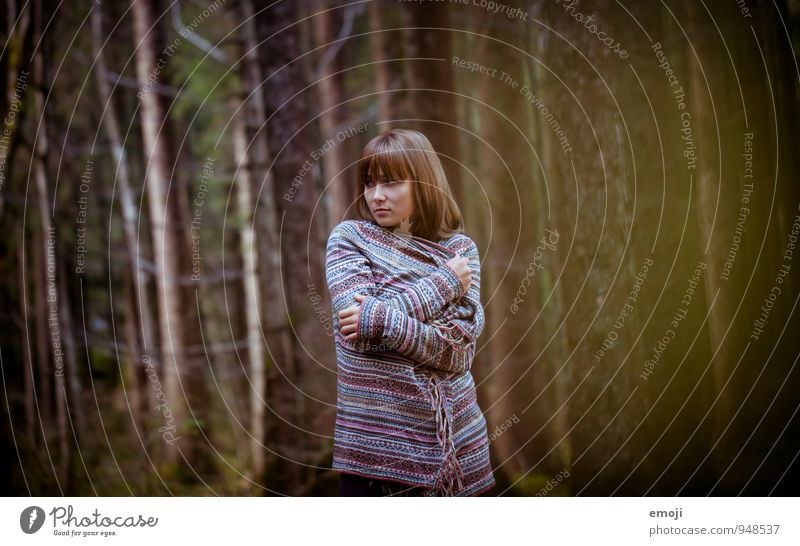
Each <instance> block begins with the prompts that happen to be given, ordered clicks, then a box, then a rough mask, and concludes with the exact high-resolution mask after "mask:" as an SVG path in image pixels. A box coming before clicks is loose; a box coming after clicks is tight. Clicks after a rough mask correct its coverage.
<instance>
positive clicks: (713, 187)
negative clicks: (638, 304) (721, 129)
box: [685, 1, 735, 464]
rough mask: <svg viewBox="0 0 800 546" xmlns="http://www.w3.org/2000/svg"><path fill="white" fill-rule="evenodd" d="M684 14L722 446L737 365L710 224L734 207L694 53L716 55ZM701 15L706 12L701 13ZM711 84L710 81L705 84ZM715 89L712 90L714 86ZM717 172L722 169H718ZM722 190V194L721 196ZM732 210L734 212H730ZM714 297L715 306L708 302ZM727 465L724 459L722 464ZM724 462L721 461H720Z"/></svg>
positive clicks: (691, 13)
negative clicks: (729, 381) (732, 367)
mask: <svg viewBox="0 0 800 546" xmlns="http://www.w3.org/2000/svg"><path fill="white" fill-rule="evenodd" d="M685 5H686V10H687V16H688V18H687V26H688V28H689V31H690V32H691V38H692V42H693V46H692V47H687V51H686V55H687V62H688V67H687V68H688V75H689V82H688V83H689V85H688V88H689V93H688V104H689V108H690V112H691V115H692V118H691V119H692V125H693V126H694V127H693V128H694V131H695V133H694V136H695V138H696V139H697V147H698V152H699V153H698V160H697V168H696V170H693V171H691V172H690V173H689V174H688V175H687V176H692V177H693V178H694V187H695V190H696V193H695V195H694V200H693V203H692V205H693V207H694V210H695V212H696V217H697V219H698V228H699V232H700V233H699V236H700V240H701V244H702V245H705V244H706V243H708V246H707V252H706V247H705V246H703V247H701V248H702V253H703V255H704V256H705V258H704V261H707V262H708V264H707V269H706V271H705V273H704V274H703V286H704V288H705V300H706V304H707V305H708V306H709V308H710V309H709V315H708V329H707V331H708V336H709V340H708V341H709V343H710V350H711V355H713V354H714V352H715V351H718V352H717V355H716V356H715V357H713V358H711V355H709V358H711V363H710V365H711V376H712V380H713V392H714V393H716V394H718V395H719V398H718V400H717V401H716V404H715V405H714V410H713V412H712V416H711V424H712V429H713V436H714V441H716V440H717V439H720V440H721V441H722V442H725V441H726V439H727V438H728V437H724V436H723V437H722V438H721V435H722V430H723V429H724V428H725V427H726V425H728V422H729V419H730V415H731V411H730V400H729V393H730V392H731V389H726V390H723V385H724V384H725V381H726V376H727V375H728V373H729V371H728V370H726V368H727V366H728V365H729V363H730V362H732V361H735V358H734V357H733V354H732V352H731V348H732V346H733V345H732V343H731V342H730V341H731V340H730V339H729V340H728V343H723V338H724V336H725V330H726V329H727V325H728V323H729V321H730V320H731V317H732V316H733V313H732V309H731V308H730V305H731V303H733V302H732V301H731V299H730V298H728V297H726V296H725V294H724V292H721V290H722V288H723V286H722V284H721V281H720V273H721V271H722V265H723V264H724V263H725V253H726V250H727V245H726V243H727V241H726V240H724V235H726V234H723V233H722V230H721V229H720V226H719V225H717V226H716V230H714V227H713V226H712V223H711V222H712V220H713V219H715V218H717V217H718V215H717V214H716V211H715V208H716V205H717V203H720V204H722V206H723V207H724V208H725V209H727V210H731V209H734V207H732V206H731V205H730V204H725V201H727V200H720V201H718V200H717V195H718V192H721V189H722V188H721V185H722V180H721V173H719V172H718V170H717V167H715V166H714V165H715V162H716V159H717V158H716V156H717V153H721V152H720V151H718V148H717V142H718V139H717V135H716V134H715V131H716V130H715V127H716V124H715V114H714V112H713V110H712V105H711V99H712V97H710V96H709V93H710V91H709V90H708V89H707V88H706V80H705V77H704V75H703V70H704V69H705V74H706V75H707V76H709V77H711V78H712V80H713V77H714V76H713V74H714V72H715V71H714V70H711V69H710V66H711V65H710V63H709V58H708V57H704V59H703V61H705V62H704V63H703V64H704V66H703V67H701V66H700V62H701V60H700V59H698V58H697V56H696V55H695V51H696V52H697V54H702V53H703V52H711V51H714V46H713V45H712V43H711V42H710V41H709V37H708V32H707V29H706V28H705V27H704V25H703V24H701V23H700V21H699V16H700V13H699V12H698V9H700V8H698V6H697V5H696V4H695V3H694V2H691V1H687V2H686V3H685ZM704 15H705V14H704ZM710 84H711V82H709V85H710ZM712 89H713V87H712ZM719 167H720V168H721V165H720V166H719ZM724 193H725V192H721V193H720V196H722V194H724ZM734 210H735V209H734ZM715 296H717V298H716V301H715V302H714V305H713V306H712V301H713V300H714V297H715ZM724 445H725V444H724V443H722V444H721V445H720V447H721V449H720V452H723V453H725V452H726V451H727V450H725V448H724ZM726 462H727V461H726ZM723 464H724V463H723Z"/></svg>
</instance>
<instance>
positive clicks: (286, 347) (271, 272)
mask: <svg viewBox="0 0 800 546" xmlns="http://www.w3.org/2000/svg"><path fill="white" fill-rule="evenodd" d="M241 5H242V17H243V20H244V23H243V26H242V34H243V37H244V38H243V40H244V48H245V52H246V54H245V55H244V58H243V61H242V65H241V66H242V80H243V81H244V91H245V94H246V96H247V97H248V99H247V100H246V101H245V103H244V108H245V112H244V116H245V121H246V124H247V127H246V130H247V137H248V141H249V142H250V148H249V150H248V152H249V154H248V158H247V159H248V162H247V163H246V164H245V165H243V166H242V167H241V168H244V169H247V170H249V171H250V174H249V176H250V179H251V180H252V183H253V190H254V191H253V195H254V196H255V200H254V208H253V214H254V219H253V222H254V224H255V226H256V233H257V237H256V242H255V245H256V250H255V256H256V257H257V258H258V263H256V264H255V268H256V274H257V275H258V278H259V287H258V290H259V292H260V293H261V300H260V307H261V309H264V310H265V311H266V310H268V309H269V310H271V311H270V312H264V313H263V314H262V315H261V316H262V319H261V321H262V322H261V327H262V328H263V336H264V338H265V339H266V344H267V354H268V360H267V363H268V364H267V370H269V369H275V368H276V367H277V366H278V365H281V364H282V363H283V362H287V361H291V360H293V359H294V356H293V352H294V347H293V341H292V338H291V330H290V326H289V321H288V317H287V316H286V314H285V313H284V312H283V307H282V305H283V304H282V303H281V302H285V301H286V295H285V294H284V287H285V284H284V282H283V273H282V271H281V253H280V246H279V240H280V237H279V233H278V225H279V219H278V207H277V203H276V194H277V190H276V189H275V177H274V175H273V172H272V170H270V168H269V166H270V163H271V161H272V158H271V156H272V154H271V151H270V144H269V140H268V138H267V129H266V127H265V125H266V119H267V114H266V111H267V107H266V102H265V99H264V93H266V91H267V90H266V89H265V87H264V85H262V84H263V82H264V79H265V78H264V76H263V70H262V67H261V63H262V60H261V59H260V56H259V49H258V47H257V45H256V44H258V42H259V41H260V38H259V35H258V34H257V33H256V21H257V17H254V12H253V5H252V1H251V0H243V1H242V4H241ZM268 387H269V385H268V384H267V378H266V377H265V383H264V385H263V386H261V387H258V388H260V389H263V390H261V391H259V390H257V388H253V390H252V391H251V393H250V400H251V419H253V420H254V419H256V418H259V417H258V416H259V415H260V416H261V417H260V418H261V419H262V420H263V421H264V425H263V426H264V432H263V435H264V443H265V444H266V439H267V438H268V437H269V432H268V431H269V428H270V427H269V426H268V425H269V422H268V421H267V417H266V414H265V411H264V407H265V404H272V403H273V402H274V401H273V400H272V399H271V397H270V396H269V394H268V393H269V391H268ZM258 426H259V425H256V424H255V423H251V427H252V428H253V429H254V430H255V429H257V428H258ZM265 464H266V463H265ZM261 479H262V480H263V481H264V482H265V483H266V482H267V481H268V476H267V475H266V470H265V471H264V474H263V475H262V476H261Z"/></svg>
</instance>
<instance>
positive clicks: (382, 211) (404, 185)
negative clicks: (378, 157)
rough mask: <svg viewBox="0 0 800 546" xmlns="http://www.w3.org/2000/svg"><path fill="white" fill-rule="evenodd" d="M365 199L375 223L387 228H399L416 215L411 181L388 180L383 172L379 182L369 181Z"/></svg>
mask: <svg viewBox="0 0 800 546" xmlns="http://www.w3.org/2000/svg"><path fill="white" fill-rule="evenodd" d="M364 199H366V200H367V206H368V207H369V210H370V212H371V213H372V217H373V218H375V221H376V222H377V223H378V224H380V225H381V226H383V227H386V228H394V227H397V226H399V225H400V223H401V222H403V221H404V220H408V219H410V218H411V215H412V214H413V213H414V199H413V198H412V189H411V181H410V180H387V178H386V177H385V176H384V174H383V171H380V172H379V179H378V180H373V179H367V181H366V183H365V184H364Z"/></svg>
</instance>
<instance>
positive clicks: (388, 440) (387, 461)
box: [326, 129, 495, 496]
mask: <svg viewBox="0 0 800 546" xmlns="http://www.w3.org/2000/svg"><path fill="white" fill-rule="evenodd" d="M359 180H360V185H361V189H360V191H363V197H362V198H359V200H358V202H357V204H356V212H357V216H358V218H359V219H358V220H346V221H344V222H342V223H340V224H339V225H337V226H336V227H335V228H334V230H333V232H332V233H331V235H330V238H329V239H328V245H327V258H326V276H327V283H328V290H329V291H330V295H331V302H332V306H333V316H334V326H335V328H334V330H335V335H334V342H335V346H336V357H337V361H338V397H337V414H336V429H335V433H334V450H333V468H334V469H335V470H339V471H340V472H341V473H342V474H341V481H340V494H341V495H360V496H363V495H376V496H379V495H420V496H442V495H462V496H463V495H478V494H481V493H484V492H486V491H488V490H489V489H490V488H491V487H492V486H493V485H494V483H495V481H494V476H493V475H492V468H491V464H490V461H489V440H488V436H487V431H486V420H485V419H484V416H483V413H482V412H481V409H480V408H479V407H478V403H477V399H476V394H475V382H474V380H473V378H472V374H471V373H470V367H471V365H472V359H473V356H474V354H475V344H476V342H477V339H478V336H480V334H481V332H482V331H483V327H484V314H483V307H482V306H481V301H480V260H479V257H478V249H477V246H476V245H475V243H474V242H473V241H472V240H471V239H470V238H469V237H467V236H466V235H464V234H463V233H462V230H463V222H462V218H461V213H460V211H459V209H458V206H457V205H456V203H455V201H454V200H453V198H452V195H451V192H450V187H449V185H448V183H447V179H446V177H445V174H444V170H443V169H442V166H441V163H440V162H439V158H438V156H437V154H436V152H435V151H434V150H433V147H432V146H431V144H430V142H429V141H428V139H427V138H426V137H425V136H424V135H423V134H421V133H419V132H416V131H410V130H404V129H392V130H390V131H387V132H385V133H383V134H381V135H379V136H377V137H375V138H373V139H372V140H371V141H370V142H369V143H368V144H367V145H366V147H365V148H364V150H363V152H362V155H361V160H360V164H359Z"/></svg>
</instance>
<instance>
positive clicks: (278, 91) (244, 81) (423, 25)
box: [0, 0, 800, 496]
mask: <svg viewBox="0 0 800 546" xmlns="http://www.w3.org/2000/svg"><path fill="white" fill-rule="evenodd" d="M0 13H2V14H3V15H2V19H1V20H0V29H2V30H0V32H2V51H0V66H1V67H2V73H3V74H4V78H5V79H4V83H5V85H4V93H3V96H2V99H1V100H0V102H2V113H0V115H2V116H3V120H2V124H3V125H2V133H1V134H0V232H2V233H3V234H4V235H3V237H2V239H0V279H1V280H2V282H0V301H1V302H2V313H0V375H1V376H2V395H3V397H2V415H0V453H2V459H3V461H4V464H3V465H2V470H0V490H2V491H3V493H4V495H5V496H26V495H34V496H62V495H68V496H95V495H99V496H170V495H175V496H180V495H185V496H189V495H193V496H214V495H221V496H333V495H336V491H337V480H338V474H337V472H335V471H333V470H332V468H331V458H332V450H333V429H334V420H335V417H336V403H337V390H336V389H337V382H336V381H337V361H336V355H335V352H334V341H333V335H334V332H333V317H332V311H331V302H330V296H329V294H328V291H327V287H326V280H325V279H326V278H325V249H326V241H327V240H328V237H329V235H330V233H331V231H332V230H333V228H334V227H335V226H336V225H337V224H339V223H340V222H342V221H343V220H345V219H348V218H352V217H353V213H354V209H355V204H356V203H357V202H358V200H359V199H363V194H362V193H360V192H361V188H362V186H361V185H360V181H359V180H358V179H357V178H358V175H357V173H358V161H359V157H360V153H361V150H362V148H363V147H364V145H365V144H366V143H367V142H368V141H369V140H370V139H372V138H373V137H375V136H376V135H379V134H380V133H382V132H384V131H386V130H388V129H390V128H394V127H399V128H409V129H415V130H418V131H421V132H423V133H424V134H425V135H427V137H428V138H429V139H430V141H431V143H432V144H433V146H434V148H435V149H436V151H437V153H438V154H439V157H440V158H441V161H442V164H443V166H444V169H445V171H446V173H447V178H448V181H449V184H450V186H451V188H452V191H453V194H454V196H455V199H456V201H457V203H458V205H459V207H460V209H461V212H462V214H463V216H464V222H465V226H464V232H465V233H466V234H467V235H469V237H471V238H472V239H473V240H474V241H475V242H476V243H477V246H478V248H479V253H480V260H481V300H482V304H483V307H484V310H485V315H486V327H485V330H484V332H483V334H482V335H481V337H480V339H479V342H478V348H477V352H476V356H475V359H474V362H473V364H472V368H471V373H472V374H473V376H474V379H475V384H476V385H477V392H478V401H479V404H480V407H481V409H482V411H483V412H484V414H485V417H486V420H487V423H488V433H489V440H490V449H491V460H492V466H493V469H494V473H495V478H496V480H497V486H496V487H495V489H494V490H493V492H492V494H493V495H496V496H616V495H634V496H646V495H658V496H673V495H692V496H705V495H712V496H736V495H745V496H766V495H781V496H784V495H797V494H798V489H797V485H796V484H798V483H800V479H798V478H800V463H799V462H798V454H800V420H798V415H797V414H798V409H799V408H800V400H799V399H798V396H797V392H798V386H799V380H800V369H798V368H797V364H798V358H800V336H798V335H797V333H798V331H800V328H799V327H800V320H798V313H797V309H796V308H797V304H798V298H800V282H799V281H800V275H798V273H800V249H798V247H797V244H798V241H797V239H798V235H800V184H798V180H800V154H798V150H797V135H798V132H800V115H799V114H800V69H799V68H798V52H800V1H798V0H774V1H772V2H766V1H764V2H761V1H757V0H737V1H735V0H724V1H723V0H658V1H653V2H633V1H631V0H526V1H514V0H508V1H506V0H496V1H488V0H463V1H462V0H439V1H435V0H417V1H413V2H411V1H402V0H352V1H351V0H347V1H346V0H330V1H327V2H325V1H322V0H296V1H294V0H276V1H271V2H257V1H255V0H214V1H213V2H211V1H209V0H172V1H171V2H167V1H166V0H133V1H131V2H128V1H125V2H107V1H102V0H74V1H71V2H55V1H53V0H32V1H27V0H26V1H20V0H9V1H8V2H6V3H5V8H4V9H3V10H2V12H0ZM795 258H797V259H795Z"/></svg>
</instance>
